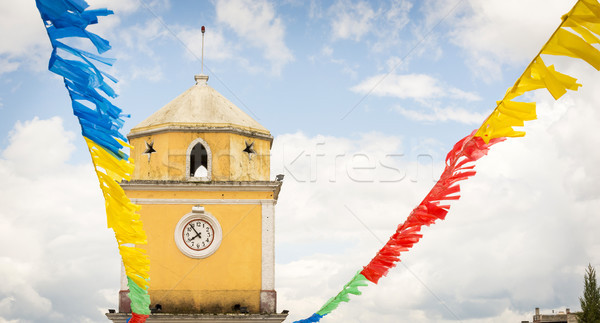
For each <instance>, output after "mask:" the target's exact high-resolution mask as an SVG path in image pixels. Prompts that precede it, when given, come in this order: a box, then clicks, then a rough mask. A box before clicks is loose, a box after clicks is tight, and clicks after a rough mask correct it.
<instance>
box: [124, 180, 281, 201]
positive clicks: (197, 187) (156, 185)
mask: <svg viewBox="0 0 600 323" xmlns="http://www.w3.org/2000/svg"><path fill="white" fill-rule="evenodd" d="M282 184H283V182H281V181H253V182H229V181H227V182H214V181H213V182H188V181H159V180H134V181H129V182H125V181H123V182H122V183H121V187H123V189H124V190H126V191H204V192H211V191H225V192H228V191H237V192H240V191H241V192H268V191H270V192H273V199H274V200H275V201H277V198H278V197H279V191H280V190H281V185H282Z"/></svg>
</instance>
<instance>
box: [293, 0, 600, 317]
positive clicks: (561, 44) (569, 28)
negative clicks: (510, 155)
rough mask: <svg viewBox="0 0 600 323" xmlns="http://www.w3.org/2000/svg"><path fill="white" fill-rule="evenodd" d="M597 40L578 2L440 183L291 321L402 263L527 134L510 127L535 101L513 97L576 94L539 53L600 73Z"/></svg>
mask: <svg viewBox="0 0 600 323" xmlns="http://www.w3.org/2000/svg"><path fill="white" fill-rule="evenodd" d="M599 36H600V3H598V1H597V0H579V1H577V3H576V4H575V5H574V6H573V8H572V9H571V11H569V13H567V14H566V15H564V16H563V17H562V23H561V24H560V25H559V27H558V28H557V29H556V31H555V32H554V33H553V34H552V36H551V37H550V39H549V40H548V41H547V42H546V44H545V45H544V46H543V47H542V49H541V50H540V52H539V53H538V54H537V55H536V56H535V58H534V59H533V60H532V61H531V63H530V64H529V65H528V66H527V68H526V69H525V71H524V72H523V74H522V75H521V76H520V77H519V78H518V79H517V81H516V82H515V84H514V85H513V86H512V87H511V88H509V89H508V90H507V91H506V94H505V96H504V98H503V99H502V100H501V101H498V102H497V104H496V108H495V109H494V111H492V113H491V114H490V115H489V116H488V117H487V119H486V120H485V121H484V122H483V124H482V125H481V127H479V129H476V130H475V131H473V132H472V133H471V134H470V135H468V136H466V137H465V138H463V139H461V140H460V141H459V142H457V143H456V144H455V145H454V147H453V148H452V150H451V151H450V152H449V153H448V155H447V156H446V165H445V168H444V171H443V173H442V175H441V176H440V179H439V180H438V181H437V182H436V184H435V185H434V186H433V188H432V189H431V191H430V192H429V193H428V194H427V196H426V197H425V198H424V199H423V201H422V202H421V203H420V204H419V205H418V206H417V207H416V208H415V209H413V210H412V212H411V213H410V215H409V216H408V218H407V219H406V221H405V222H404V223H402V224H400V225H399V226H398V228H397V230H396V232H395V233H394V234H393V235H392V236H391V237H390V239H389V240H388V241H387V243H386V244H385V245H384V246H383V248H381V250H379V252H377V254H376V255H375V257H373V259H372V260H371V261H370V262H369V263H368V264H367V265H366V266H364V267H363V269H362V270H361V271H360V272H359V273H358V274H356V275H355V276H354V277H353V278H352V279H351V280H350V282H349V283H347V284H346V285H344V287H343V288H342V291H340V292H339V293H338V294H337V295H336V296H335V297H332V298H331V299H329V301H327V302H326V303H325V305H324V306H323V307H321V309H319V311H317V312H316V313H314V314H313V315H311V316H310V317H308V318H306V319H302V320H298V321H295V323H309V322H313V323H314V322H319V321H320V320H321V319H322V318H323V317H324V316H325V315H327V314H329V313H331V312H332V311H333V310H335V309H336V308H337V307H338V305H339V304H340V303H341V302H348V301H349V300H350V297H349V294H354V295H360V294H361V293H360V291H359V290H358V287H360V286H367V281H368V282H371V283H374V284H377V283H378V282H379V279H381V278H382V277H383V276H385V275H386V274H387V273H388V272H389V270H390V269H391V268H393V267H395V266H396V264H397V263H398V262H399V261H400V255H401V253H403V252H407V251H408V250H409V249H410V248H411V247H412V246H413V245H414V244H416V243H418V242H419V240H420V239H421V238H422V237H423V235H422V234H420V233H419V232H420V230H421V227H422V226H429V225H431V224H434V223H435V221H437V220H443V219H444V218H445V217H446V215H447V213H448V211H449V209H450V205H447V204H442V203H447V202H448V201H451V200H457V199H459V198H460V195H459V193H460V186H459V184H458V182H460V181H463V180H466V179H468V178H469V177H471V176H473V175H475V170H474V168H475V162H476V161H477V160H478V159H480V158H481V157H483V156H485V155H486V154H487V153H488V151H489V149H490V147H491V146H492V145H494V144H496V143H498V142H501V141H504V140H505V139H506V138H508V137H523V136H524V135H525V132H524V131H521V130H515V129H514V128H513V127H522V126H524V124H525V121H531V120H535V119H536V118H537V116H536V112H535V102H519V101H513V100H514V99H515V98H517V97H519V96H521V95H522V94H524V93H526V92H529V91H533V90H537V89H546V90H548V92H549V93H550V95H552V97H553V98H554V99H555V100H558V99H559V98H560V97H562V96H563V95H564V94H565V93H567V90H572V91H577V90H578V88H579V87H580V86H581V84H578V83H577V80H576V79H575V78H573V77H571V76H569V75H566V74H563V73H560V72H558V71H556V70H555V68H554V66H553V65H550V66H547V65H546V64H545V63H544V61H543V60H542V58H541V56H540V55H542V54H545V55H559V56H567V57H572V58H578V59H581V60H583V61H585V62H587V63H588V64H589V65H591V66H592V67H594V68H595V69H596V70H600V50H598V49H596V47H594V46H592V44H600V38H599Z"/></svg>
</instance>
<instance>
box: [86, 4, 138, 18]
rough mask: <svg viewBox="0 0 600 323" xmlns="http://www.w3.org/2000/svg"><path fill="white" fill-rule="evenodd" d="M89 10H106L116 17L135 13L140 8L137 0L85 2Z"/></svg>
mask: <svg viewBox="0 0 600 323" xmlns="http://www.w3.org/2000/svg"><path fill="white" fill-rule="evenodd" d="M87 3H88V4H89V5H90V9H94V8H107V9H110V10H112V11H114V12H115V14H116V15H126V14H130V13H133V12H135V11H137V10H138V9H139V7H140V3H139V1H138V0H121V1H111V0H87Z"/></svg>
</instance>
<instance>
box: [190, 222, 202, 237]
mask: <svg viewBox="0 0 600 323" xmlns="http://www.w3.org/2000/svg"><path fill="white" fill-rule="evenodd" d="M190 227H191V228H192V230H194V232H196V235H195V236H194V237H193V238H191V239H190V241H192V240H194V239H196V237H199V238H200V239H202V237H201V236H200V233H198V231H196V229H195V228H194V225H193V224H191V225H190Z"/></svg>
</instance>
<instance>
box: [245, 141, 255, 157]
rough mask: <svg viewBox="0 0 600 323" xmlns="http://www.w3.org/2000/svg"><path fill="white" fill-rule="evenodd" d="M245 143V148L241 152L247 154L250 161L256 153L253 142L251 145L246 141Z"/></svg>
mask: <svg viewBox="0 0 600 323" xmlns="http://www.w3.org/2000/svg"><path fill="white" fill-rule="evenodd" d="M245 143H246V148H244V150H243V152H245V153H247V154H248V158H250V159H252V154H254V155H256V151H255V150H254V141H253V142H251V143H248V142H247V141H245Z"/></svg>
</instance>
